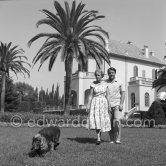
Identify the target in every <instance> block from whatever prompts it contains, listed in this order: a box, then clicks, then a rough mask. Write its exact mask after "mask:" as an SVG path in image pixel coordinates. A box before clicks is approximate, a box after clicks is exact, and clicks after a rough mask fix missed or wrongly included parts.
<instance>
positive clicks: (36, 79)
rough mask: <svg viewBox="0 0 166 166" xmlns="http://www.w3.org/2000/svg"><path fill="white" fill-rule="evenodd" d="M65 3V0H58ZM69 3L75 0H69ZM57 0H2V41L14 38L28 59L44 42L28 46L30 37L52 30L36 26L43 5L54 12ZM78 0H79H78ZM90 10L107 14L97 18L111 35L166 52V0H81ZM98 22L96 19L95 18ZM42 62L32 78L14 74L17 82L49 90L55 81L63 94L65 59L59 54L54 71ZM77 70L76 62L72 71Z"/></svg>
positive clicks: (31, 57)
mask: <svg viewBox="0 0 166 166" xmlns="http://www.w3.org/2000/svg"><path fill="white" fill-rule="evenodd" d="M58 1H59V2H60V3H61V4H62V5H63V6H64V0H58ZM66 1H68V2H69V4H71V3H72V0H66ZM53 2H54V0H0V41H1V42H3V43H9V42H12V43H13V46H15V45H19V48H22V49H24V51H25V54H24V55H25V56H27V57H28V60H29V63H31V64H32V60H33V58H34V56H35V55H36V53H37V51H38V50H39V48H40V47H41V45H42V43H43V41H44V40H43V39H40V40H37V41H36V42H34V43H33V44H32V46H31V47H30V48H29V47H28V46H27V43H28V41H29V40H30V39H31V38H32V37H33V36H35V35H36V34H38V33H40V32H51V31H52V29H51V28H50V27H49V26H46V25H42V26H40V27H39V28H36V23H37V21H39V20H40V19H43V18H45V15H44V14H43V13H42V12H41V11H40V10H42V9H47V10H50V11H51V12H55V9H54V6H53ZM76 2H77V3H79V2H80V0H76ZM82 2H83V3H85V4H86V6H85V9H87V10H98V11H99V14H101V15H104V16H105V18H104V19H101V20H100V21H97V22H96V24H97V25H100V26H102V28H103V29H105V30H106V31H108V32H109V35H110V39H113V40H117V41H121V42H126V43H127V42H128V41H132V42H133V44H134V45H136V46H137V47H139V48H142V49H143V47H144V45H147V46H148V47H149V51H154V52H155V56H156V57H158V58H159V59H163V57H164V56H165V55H166V45H165V43H166V1H165V0H82ZM94 23H95V22H94ZM38 67H39V63H37V64H36V65H35V66H34V67H33V69H30V74H31V76H30V78H26V79H24V78H23V77H22V76H19V77H18V79H17V78H16V77H15V76H14V75H12V74H11V76H12V77H13V79H14V82H19V81H21V82H26V83H28V84H30V85H32V86H33V87H34V88H36V87H38V89H39V90H40V89H41V88H43V89H45V90H46V89H47V88H48V90H49V91H50V90H51V88H52V85H53V84H54V86H55V87H56V85H57V84H59V85H60V94H63V89H64V76H65V71H64V63H63V62H61V60H60V58H57V60H56V62H55V64H54V67H53V68H52V71H51V72H49V71H48V62H46V63H45V64H44V65H43V67H42V68H41V69H40V71H38ZM75 70H77V63H76V62H75V63H74V67H73V71H75Z"/></svg>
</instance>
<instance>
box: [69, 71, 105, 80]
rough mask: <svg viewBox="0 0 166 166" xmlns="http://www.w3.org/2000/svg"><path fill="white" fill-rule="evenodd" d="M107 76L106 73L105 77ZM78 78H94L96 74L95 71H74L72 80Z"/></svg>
mask: <svg viewBox="0 0 166 166" xmlns="http://www.w3.org/2000/svg"><path fill="white" fill-rule="evenodd" d="M106 77H107V74H105V76H104V78H106ZM77 78H86V79H88V78H90V79H92V78H94V79H95V76H94V72H76V73H73V74H72V80H73V79H77Z"/></svg>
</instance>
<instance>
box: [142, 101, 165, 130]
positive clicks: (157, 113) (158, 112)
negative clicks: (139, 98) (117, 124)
mask: <svg viewBox="0 0 166 166" xmlns="http://www.w3.org/2000/svg"><path fill="white" fill-rule="evenodd" d="M143 118H144V119H149V120H155V125H158V124H160V125H163V124H166V116H165V112H164V110H163V108H162V104H161V101H160V100H155V101H154V102H153V103H152V104H151V106H150V108H149V110H148V112H146V114H144V117H143ZM151 127H153V125H151Z"/></svg>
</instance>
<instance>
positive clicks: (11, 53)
mask: <svg viewBox="0 0 166 166" xmlns="http://www.w3.org/2000/svg"><path fill="white" fill-rule="evenodd" d="M11 45H12V42H10V43H9V44H4V43H2V42H1V45H0V75H1V80H2V88H1V102H0V103H1V107H0V108H1V112H2V113H3V112H4V110H5V85H6V77H9V71H12V72H14V73H15V75H16V76H17V73H21V74H23V76H24V77H25V74H28V76H30V72H29V70H28V69H27V68H25V67H24V66H23V65H24V64H27V65H28V66H30V64H29V63H27V62H25V61H24V60H27V57H25V56H23V55H22V54H23V53H24V51H23V50H22V49H17V47H18V46H14V47H12V48H11Z"/></svg>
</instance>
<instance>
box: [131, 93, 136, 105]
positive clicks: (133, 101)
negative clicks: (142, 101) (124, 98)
mask: <svg viewBox="0 0 166 166" xmlns="http://www.w3.org/2000/svg"><path fill="white" fill-rule="evenodd" d="M133 107H135V93H132V94H131V108H133Z"/></svg>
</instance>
